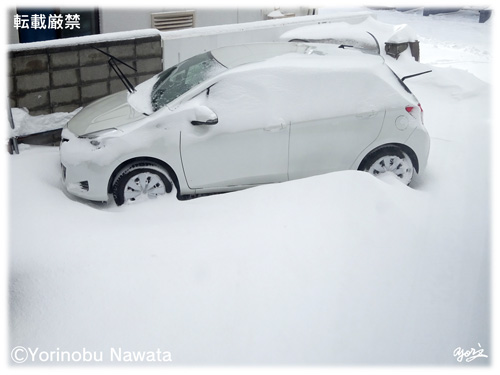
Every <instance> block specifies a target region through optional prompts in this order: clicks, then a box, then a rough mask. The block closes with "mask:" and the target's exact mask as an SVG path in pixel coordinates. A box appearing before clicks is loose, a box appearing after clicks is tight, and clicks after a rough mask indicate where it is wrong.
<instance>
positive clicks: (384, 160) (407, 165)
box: [361, 147, 415, 185]
mask: <svg viewBox="0 0 500 375" xmlns="http://www.w3.org/2000/svg"><path fill="white" fill-rule="evenodd" d="M361 169H362V170H364V171H366V172H368V173H370V174H372V175H374V176H381V175H383V174H384V173H393V174H394V175H396V176H397V177H398V178H399V179H400V180H401V182H402V183H404V184H405V185H409V184H410V182H411V180H412V178H413V174H414V171H415V168H414V167H413V162H412V160H411V158H410V157H409V156H408V155H407V154H406V153H405V152H403V151H401V150H400V149H399V148H397V147H384V148H381V149H380V150H377V151H375V152H374V153H373V154H371V155H370V157H369V158H368V159H367V160H366V163H364V167H363V168H361Z"/></svg>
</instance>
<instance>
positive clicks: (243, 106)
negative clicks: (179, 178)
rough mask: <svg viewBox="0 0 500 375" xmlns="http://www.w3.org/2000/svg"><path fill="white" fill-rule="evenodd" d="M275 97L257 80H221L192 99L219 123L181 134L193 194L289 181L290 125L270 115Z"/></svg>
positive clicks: (235, 77) (189, 128) (187, 125)
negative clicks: (272, 100) (212, 114)
mask: <svg viewBox="0 0 500 375" xmlns="http://www.w3.org/2000/svg"><path fill="white" fill-rule="evenodd" d="M272 96H273V94H272V93H271V92H270V91H269V86H268V85H267V84H266V82H259V79H258V75H257V76H256V75H255V74H254V75H249V74H247V75H246V77H239V76H238V75H233V76H229V77H225V78H223V79H221V81H219V82H218V83H216V84H215V85H213V86H211V87H210V88H209V89H208V90H206V92H203V93H201V94H200V95H198V96H197V97H196V98H193V99H192V103H190V105H191V106H193V111H196V110H197V108H198V109H200V108H203V109H205V110H209V111H212V112H213V113H214V116H216V118H217V121H216V122H217V123H216V124H212V125H193V124H191V123H190V122H186V123H185V124H184V125H183V127H182V130H181V140H180V143H181V157H182V165H183V168H184V173H185V177H186V180H187V183H188V185H189V187H190V188H192V189H204V188H232V187H239V186H248V185H256V184H265V183H273V182H282V181H286V180H287V178H288V176H287V169H288V142H289V132H290V126H289V121H287V119H286V118H285V117H283V116H281V115H280V114H279V113H276V112H273V111H271V112H270V111H268V110H267V109H268V108H269V106H270V104H269V101H270V100H271V98H272Z"/></svg>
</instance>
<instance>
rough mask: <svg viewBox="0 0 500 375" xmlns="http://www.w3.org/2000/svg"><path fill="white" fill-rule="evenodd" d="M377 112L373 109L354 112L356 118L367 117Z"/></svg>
mask: <svg viewBox="0 0 500 375" xmlns="http://www.w3.org/2000/svg"><path fill="white" fill-rule="evenodd" d="M377 113H378V111H376V110H374V109H369V110H367V111H365V112H358V113H356V117H358V118H369V117H372V116H375V115H376V114H377Z"/></svg>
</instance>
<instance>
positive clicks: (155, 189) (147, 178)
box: [113, 163, 173, 206]
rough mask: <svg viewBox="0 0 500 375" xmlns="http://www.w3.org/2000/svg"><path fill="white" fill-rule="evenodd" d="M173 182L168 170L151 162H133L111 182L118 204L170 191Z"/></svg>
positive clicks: (153, 196) (154, 196)
mask: <svg viewBox="0 0 500 375" xmlns="http://www.w3.org/2000/svg"><path fill="white" fill-rule="evenodd" d="M172 190H173V182H172V179H171V178H170V176H169V175H168V172H167V171H166V170H165V169H163V168H161V167H160V166H158V165H155V164H152V163H135V164H132V165H130V166H129V167H128V168H126V169H125V170H123V171H122V172H121V173H120V174H119V175H118V176H117V178H116V179H115V181H114V183H113V198H114V200H115V202H116V204H117V205H118V206H120V205H122V204H124V203H126V202H135V201H139V200H143V199H147V198H156V197H157V196H160V195H165V194H169V193H171V192H172Z"/></svg>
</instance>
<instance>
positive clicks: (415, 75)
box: [401, 70, 432, 82]
mask: <svg viewBox="0 0 500 375" xmlns="http://www.w3.org/2000/svg"><path fill="white" fill-rule="evenodd" d="M430 72H432V70H427V71H425V72H421V73H417V74H411V75H409V76H404V77H403V78H401V81H403V82H404V80H405V79H406V78H413V77H418V76H421V75H422V74H427V73H430Z"/></svg>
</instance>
